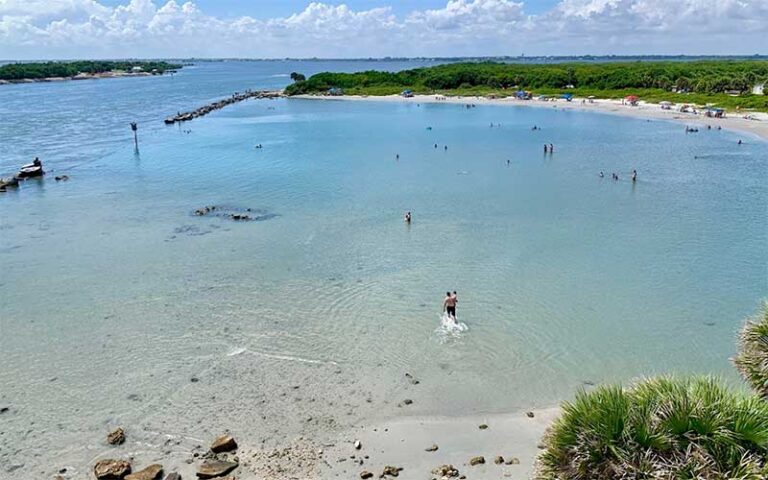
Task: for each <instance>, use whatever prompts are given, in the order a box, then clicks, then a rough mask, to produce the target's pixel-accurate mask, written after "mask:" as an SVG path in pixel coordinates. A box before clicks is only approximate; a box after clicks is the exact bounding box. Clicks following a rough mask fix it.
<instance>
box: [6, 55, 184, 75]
mask: <svg viewBox="0 0 768 480" xmlns="http://www.w3.org/2000/svg"><path fill="white" fill-rule="evenodd" d="M133 67H141V68H142V70H143V71H145V72H150V73H151V72H153V71H156V72H157V73H164V72H165V71H166V70H177V69H180V68H181V67H182V66H181V65H176V64H172V63H168V62H145V61H142V62H130V61H101V60H83V61H76V62H38V63H9V64H6V65H2V66H0V80H24V79H32V80H35V79H41V78H52V77H74V76H75V75H78V74H80V73H89V74H95V73H105V72H114V71H118V70H122V71H130V70H131V69H132V68H133Z"/></svg>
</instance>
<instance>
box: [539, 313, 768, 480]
mask: <svg viewBox="0 0 768 480" xmlns="http://www.w3.org/2000/svg"><path fill="white" fill-rule="evenodd" d="M735 363H736V365H737V367H738V368H739V370H740V371H741V372H742V374H743V375H744V377H745V379H746V380H747V382H748V383H749V384H750V385H752V386H753V387H754V388H755V390H756V391H757V393H758V395H754V394H752V393H746V392H742V391H734V390H731V389H729V388H726V387H724V386H722V385H721V384H720V382H719V381H718V380H716V379H714V378H711V377H702V378H675V377H660V378H654V379H646V380H643V381H641V382H639V383H637V384H636V385H634V386H632V387H630V388H626V389H623V388H621V387H619V386H601V387H598V388H596V389H595V390H593V391H591V392H586V391H584V390H581V391H580V392H578V393H577V395H576V399H575V400H574V401H573V402H568V403H565V404H564V405H563V413H562V415H561V416H560V418H558V420H557V421H555V423H554V424H553V425H552V426H551V427H550V428H549V430H548V431H547V433H546V434H545V436H544V441H543V443H544V451H543V452H542V454H541V456H540V457H539V465H538V467H539V468H538V473H537V478H538V479H539V480H602V479H604V480H609V479H611V480H612V479H661V478H664V479H713V480H726V479H744V480H752V479H754V480H758V479H765V478H768V402H766V397H768V395H766V393H767V392H768V304H767V305H765V306H764V307H763V311H762V319H758V320H757V321H750V322H747V324H746V326H745V327H744V330H743V331H742V334H741V337H740V352H739V354H738V356H737V358H736V359H735Z"/></svg>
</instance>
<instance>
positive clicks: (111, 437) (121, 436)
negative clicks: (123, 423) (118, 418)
mask: <svg viewBox="0 0 768 480" xmlns="http://www.w3.org/2000/svg"><path fill="white" fill-rule="evenodd" d="M123 442H125V430H123V427H117V428H116V429H114V430H112V431H111V432H109V434H108V435H107V443H108V444H110V445H122V444H123Z"/></svg>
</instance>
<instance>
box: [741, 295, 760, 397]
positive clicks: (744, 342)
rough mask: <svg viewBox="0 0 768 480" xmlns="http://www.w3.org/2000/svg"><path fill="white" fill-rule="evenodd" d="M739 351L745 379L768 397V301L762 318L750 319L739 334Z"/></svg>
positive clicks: (742, 373) (758, 391)
mask: <svg viewBox="0 0 768 480" xmlns="http://www.w3.org/2000/svg"><path fill="white" fill-rule="evenodd" d="M739 347H740V348H739V353H738V355H737V356H736V358H734V360H733V361H734V363H735V364H736V368H737V369H738V370H739V372H741V375H742V376H743V377H744V380H746V381H747V383H749V384H750V385H751V386H752V388H753V389H754V390H755V391H756V392H757V393H758V394H759V395H761V396H762V397H763V398H764V399H768V303H767V304H765V305H763V311H762V318H758V319H756V320H754V321H749V322H747V324H746V325H745V326H744V329H743V330H742V331H741V335H740V336H739Z"/></svg>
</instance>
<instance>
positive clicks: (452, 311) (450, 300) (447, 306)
mask: <svg viewBox="0 0 768 480" xmlns="http://www.w3.org/2000/svg"><path fill="white" fill-rule="evenodd" d="M443 311H444V312H445V313H447V314H448V316H449V317H451V318H452V319H453V321H454V322H456V323H458V322H457V321H456V297H454V296H453V295H451V292H445V300H443Z"/></svg>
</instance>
